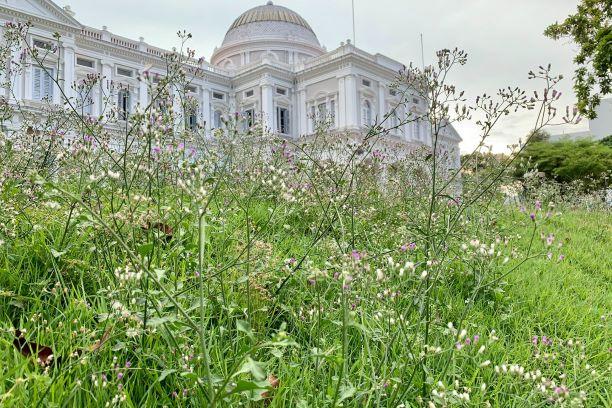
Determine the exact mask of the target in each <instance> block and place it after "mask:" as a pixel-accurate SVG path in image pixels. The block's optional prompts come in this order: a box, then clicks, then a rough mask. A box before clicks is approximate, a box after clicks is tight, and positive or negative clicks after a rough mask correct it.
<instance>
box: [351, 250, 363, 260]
mask: <svg viewBox="0 0 612 408" xmlns="http://www.w3.org/2000/svg"><path fill="white" fill-rule="evenodd" d="M351 257H353V259H354V260H356V261H360V260H361V257H362V255H361V254H360V253H359V251H357V250H356V249H353V251H351Z"/></svg>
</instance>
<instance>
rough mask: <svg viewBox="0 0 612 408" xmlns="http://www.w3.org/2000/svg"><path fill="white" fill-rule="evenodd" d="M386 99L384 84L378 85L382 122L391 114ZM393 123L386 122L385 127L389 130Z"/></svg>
mask: <svg viewBox="0 0 612 408" xmlns="http://www.w3.org/2000/svg"><path fill="white" fill-rule="evenodd" d="M385 99H386V88H385V86H384V85H383V84H382V83H379V84H378V121H379V122H382V121H383V120H384V119H385V115H386V114H387V113H389V110H387V103H386V101H385ZM390 124H391V121H386V122H385V127H386V128H388V127H389V125H390Z"/></svg>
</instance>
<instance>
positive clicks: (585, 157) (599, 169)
mask: <svg viewBox="0 0 612 408" xmlns="http://www.w3.org/2000/svg"><path fill="white" fill-rule="evenodd" d="M536 169H537V170H538V171H540V172H542V173H544V174H545V175H546V176H547V177H549V178H554V179H556V180H557V181H559V182H562V183H570V182H573V181H579V180H580V181H585V182H587V183H588V184H590V185H591V186H593V182H594V183H595V185H596V186H599V185H601V184H602V183H603V182H605V181H604V180H603V179H604V177H605V176H606V175H607V174H608V173H609V172H610V169H612V147H609V146H606V145H604V144H602V143H599V142H596V141H593V140H590V139H583V140H577V141H573V140H562V141H558V142H554V143H548V142H535V143H530V144H528V145H527V147H526V148H525V149H524V150H523V152H522V153H521V157H520V160H519V161H518V164H517V168H516V175H517V176H522V175H523V174H525V173H526V172H528V171H533V170H536Z"/></svg>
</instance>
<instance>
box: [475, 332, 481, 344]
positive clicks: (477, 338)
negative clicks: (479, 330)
mask: <svg viewBox="0 0 612 408" xmlns="http://www.w3.org/2000/svg"><path fill="white" fill-rule="evenodd" d="M478 340H480V336H479V335H477V334H475V335H474V344H476V343H478Z"/></svg>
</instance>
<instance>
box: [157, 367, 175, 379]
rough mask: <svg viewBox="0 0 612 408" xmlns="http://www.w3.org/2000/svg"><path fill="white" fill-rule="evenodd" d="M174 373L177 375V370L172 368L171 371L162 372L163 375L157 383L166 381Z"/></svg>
mask: <svg viewBox="0 0 612 408" xmlns="http://www.w3.org/2000/svg"><path fill="white" fill-rule="evenodd" d="M172 373H176V370H175V369H173V368H171V369H169V370H164V371H162V372H161V374H160V375H159V377H158V378H157V381H158V382H162V381H164V379H165V378H166V377H167V376H169V375H170V374H172Z"/></svg>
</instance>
